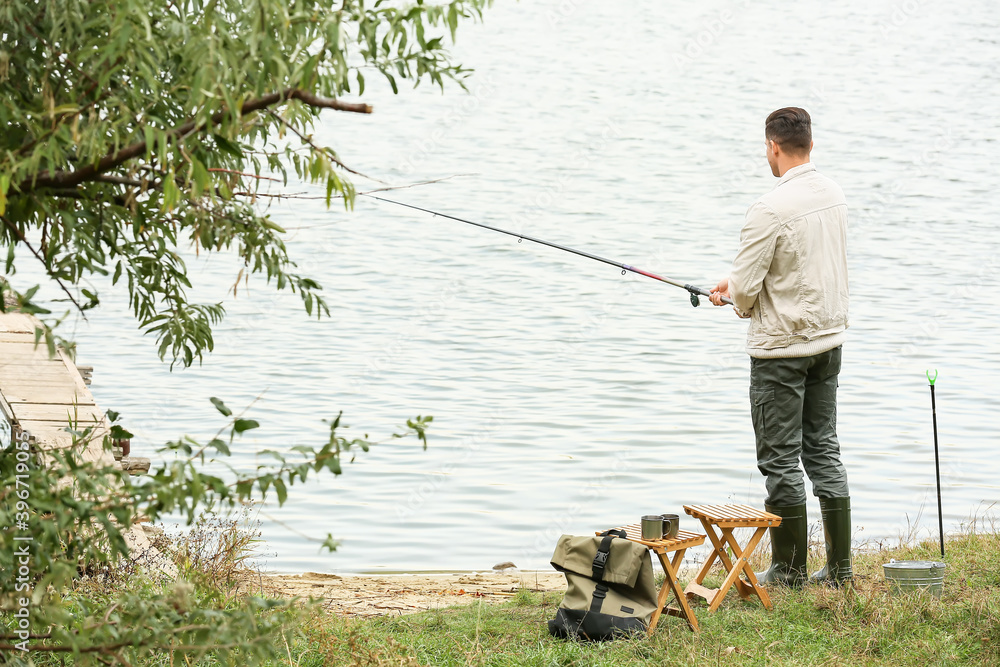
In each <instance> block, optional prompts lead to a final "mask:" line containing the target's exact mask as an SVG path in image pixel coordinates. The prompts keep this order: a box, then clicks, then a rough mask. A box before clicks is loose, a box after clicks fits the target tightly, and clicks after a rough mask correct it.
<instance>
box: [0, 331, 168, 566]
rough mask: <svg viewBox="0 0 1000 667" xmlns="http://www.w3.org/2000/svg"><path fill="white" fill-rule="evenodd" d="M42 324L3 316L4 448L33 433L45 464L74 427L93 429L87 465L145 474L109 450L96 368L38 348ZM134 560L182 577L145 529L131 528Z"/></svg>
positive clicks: (145, 463) (140, 463) (142, 464)
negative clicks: (93, 388) (94, 387)
mask: <svg viewBox="0 0 1000 667" xmlns="http://www.w3.org/2000/svg"><path fill="white" fill-rule="evenodd" d="M38 325H39V322H38V320H36V319H35V318H34V317H32V316H30V315H25V314H23V313H0V437H2V439H3V443H4V444H6V443H7V442H9V439H10V438H12V437H14V438H17V437H20V436H21V434H22V433H24V432H27V433H28V435H29V436H30V437H31V442H32V444H33V446H34V448H35V450H36V451H37V452H39V453H40V454H41V456H42V458H43V460H44V457H45V452H47V451H52V450H53V449H55V448H60V447H70V446H72V444H73V434H72V433H70V432H68V431H67V430H66V429H67V428H68V427H72V428H73V429H74V430H76V431H78V432H82V431H84V430H85V429H87V428H88V427H92V430H91V431H90V432H89V433H88V435H87V437H86V440H85V442H84V447H83V448H82V451H81V453H80V456H81V458H82V459H83V460H84V461H91V462H94V463H95V464H97V465H103V466H112V467H115V468H118V469H119V470H125V471H132V472H145V471H148V470H149V459H145V458H138V457H127V456H126V457H124V458H120V453H119V452H120V451H121V450H117V451H115V450H108V449H105V448H104V437H105V436H106V435H108V434H109V433H110V428H109V424H108V421H107V418H106V417H105V415H104V411H103V410H101V409H100V408H99V407H98V406H97V402H96V401H95V400H94V396H93V394H91V393H90V389H89V388H88V384H89V380H90V372H91V371H92V369H90V368H82V369H81V368H78V367H77V366H76V364H75V363H73V360H72V359H70V358H69V355H67V354H66V352H65V351H63V350H61V349H57V350H56V356H55V357H49V351H48V348H47V347H46V345H45V344H44V342H42V343H41V344H39V345H35V328H36V326H38ZM119 458H120V460H119ZM125 541H126V542H127V543H128V544H129V547H130V549H131V552H132V557H133V558H134V559H136V562H141V563H142V564H143V566H144V567H145V569H146V570H147V571H148V572H150V573H154V572H155V573H158V574H159V575H161V576H165V577H167V578H168V579H172V578H175V577H176V576H177V566H176V565H174V563H173V562H172V561H170V559H168V558H166V557H165V556H164V555H163V554H161V553H160V552H159V551H158V550H157V549H155V548H154V547H153V546H152V544H151V543H150V541H149V538H148V537H147V535H146V533H145V531H144V529H143V528H142V527H141V526H139V525H136V526H129V527H128V529H127V532H126V533H125Z"/></svg>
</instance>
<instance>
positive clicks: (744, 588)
mask: <svg viewBox="0 0 1000 667" xmlns="http://www.w3.org/2000/svg"><path fill="white" fill-rule="evenodd" d="M684 511H685V512H687V513H688V514H690V515H691V516H693V517H695V518H696V519H698V520H699V521H701V525H702V526H704V527H705V533H706V534H707V535H708V537H709V539H711V540H712V547H713V550H712V553H711V554H709V556H708V558H706V559H705V564H704V565H703V566H702V568H701V571H700V572H699V573H698V576H697V577H695V579H694V581H692V582H691V583H690V584H688V586H687V588H686V589H684V593H685V596H686V597H689V598H691V597H694V596H698V597H703V598H705V599H706V600H708V610H709V611H715V610H716V609H718V608H719V605H720V604H722V600H723V599H724V598H725V597H726V593H727V592H729V589H730V588H731V587H732V586H733V585H734V584H735V585H736V590H737V592H738V593H739V594H740V597H742V598H744V599H747V598H749V597H750V596H751V595H756V596H757V597H758V598H760V601H761V602H762V603H764V607H765V608H767V609H770V608H771V598H770V597H769V596H768V594H767V591H766V590H764V589H763V588H762V587H761V586H760V583H759V582H758V581H757V577H756V576H755V575H754V573H753V568H752V567H750V563H749V559H750V556H751V555H752V554H753V551H754V549H756V548H757V544H758V543H759V542H760V539H761V538H762V537H764V531H765V530H767V529H768V528H769V527H771V526H778V525H781V517H780V516H777V515H776V514H771V513H770V512H763V511H761V510H759V509H756V508H754V507H750V506H749V505H685V506H684ZM716 528H718V530H719V532H718V534H717V533H716V530H715V529H716ZM737 528H754V529H755V530H754V533H753V535H752V536H751V537H750V539H749V540H748V541H747V543H746V546H744V547H741V546H740V545H739V542H737V540H736V537H735V536H734V535H733V531H734V530H735V529H737ZM727 546H728V547H729V548H730V549H732V550H733V554H734V555H735V556H736V562H735V563H734V562H733V561H732V560H731V559H730V558H729V554H728V553H727V552H726V547H727ZM716 559H719V561H720V562H721V563H722V566H723V567H724V568H725V569H726V573H727V574H726V579H725V581H723V582H722V585H721V586H719V588H717V589H709V588H706V587H704V586H702V585H701V584H702V582H703V581H705V577H706V576H707V575H708V571H709V570H710V569H711V567H712V564H713V563H714V562H715V560H716ZM741 574H745V575H746V581H744V580H743V579H741V578H740V575H741Z"/></svg>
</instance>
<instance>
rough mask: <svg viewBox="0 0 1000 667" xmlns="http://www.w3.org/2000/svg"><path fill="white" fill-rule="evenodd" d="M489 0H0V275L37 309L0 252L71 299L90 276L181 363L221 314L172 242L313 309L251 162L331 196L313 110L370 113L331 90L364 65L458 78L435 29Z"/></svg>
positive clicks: (338, 167)
mask: <svg viewBox="0 0 1000 667" xmlns="http://www.w3.org/2000/svg"><path fill="white" fill-rule="evenodd" d="M489 2H490V0H454V1H453V2H449V3H446V4H431V3H426V2H423V1H422V0H417V1H416V2H415V3H402V2H386V1H384V0H378V1H377V2H374V3H373V2H365V0H338V1H336V2H333V1H332V0H44V1H31V0H0V217H2V227H0V233H2V235H3V236H2V238H3V241H4V243H5V244H6V247H7V254H6V265H5V269H4V273H6V275H7V276H8V278H7V280H5V281H0V287H2V288H3V290H4V291H5V292H11V294H8V299H9V298H10V297H14V299H15V300H16V301H18V303H19V306H20V307H22V308H23V309H26V310H29V311H32V310H33V311H34V312H42V307H41V306H34V305H33V304H32V302H31V294H28V290H23V292H22V293H20V294H18V293H13V289H12V287H11V286H10V280H11V276H13V274H14V273H15V272H16V270H17V263H18V262H21V261H33V262H41V263H42V264H43V265H44V268H45V272H46V274H47V275H48V276H49V278H51V280H53V281H55V282H57V283H59V285H60V286H61V287H62V288H63V290H64V292H65V293H66V296H67V298H68V299H69V300H72V301H73V302H74V305H75V307H77V308H79V309H81V310H86V309H89V308H93V307H94V306H96V305H97V304H98V303H99V294H97V293H95V292H94V291H92V289H84V288H82V287H76V286H78V285H80V283H81V281H83V280H85V279H86V278H87V277H88V276H91V275H93V274H105V275H110V276H112V278H113V280H114V281H115V282H116V283H117V282H118V281H124V282H125V283H126V284H127V286H128V290H129V295H130V305H131V308H132V310H133V312H134V314H135V317H136V319H137V320H138V323H139V326H140V328H141V329H142V330H143V331H145V332H147V333H151V334H153V335H155V337H156V338H157V340H158V344H159V351H160V355H161V356H162V357H166V358H170V359H171V360H172V361H173V362H179V363H182V364H184V365H190V364H191V363H193V362H194V361H195V360H196V359H198V360H200V359H201V358H202V355H203V353H204V352H207V351H210V350H211V349H212V345H213V342H212V326H213V325H214V324H216V323H218V321H219V320H220V319H221V318H222V317H223V315H224V311H223V307H222V305H221V304H217V303H216V304H197V303H192V302H191V301H190V300H189V298H188V290H189V289H190V288H191V282H190V279H189V276H187V274H186V271H185V266H184V262H183V260H182V257H181V254H180V252H179V250H180V249H182V248H183V247H185V246H186V245H187V244H190V243H193V244H194V245H195V247H196V248H198V249H199V251H202V252H203V251H220V250H231V251H234V252H235V253H236V254H237V255H238V256H239V259H240V261H241V262H242V265H243V266H242V267H241V268H242V269H243V271H244V272H245V273H259V274H263V275H265V276H266V277H267V280H268V281H269V282H271V283H272V284H273V285H274V286H275V287H276V288H277V289H290V290H293V291H295V292H298V293H299V294H300V295H301V297H302V300H303V304H304V307H305V310H306V311H307V312H309V313H310V314H313V315H316V316H321V315H323V314H326V313H328V307H327V303H326V301H325V300H324V298H323V296H322V295H321V287H320V285H319V284H318V283H317V282H316V281H315V280H313V279H311V278H310V277H308V276H304V275H301V274H299V273H298V272H297V271H296V267H295V263H294V261H293V259H292V258H291V257H289V254H288V251H287V248H286V247H285V245H284V243H283V241H282V236H283V231H282V229H281V228H280V227H279V226H278V225H277V224H275V223H274V222H273V221H271V220H270V219H269V218H268V217H267V216H266V215H263V214H261V212H260V210H259V207H257V206H256V205H255V195H257V194H258V186H259V184H260V182H261V181H260V178H259V177H260V176H261V175H263V174H275V173H277V174H279V175H280V177H281V178H283V179H285V180H286V182H287V179H288V177H289V175H290V174H291V173H294V174H295V176H297V177H298V178H300V179H306V180H308V181H311V182H317V183H323V184H325V186H326V192H327V197H328V204H329V199H330V198H331V197H334V196H343V197H344V201H345V202H346V203H347V205H348V206H350V205H351V202H352V201H353V194H354V190H353V188H352V186H351V184H350V182H349V181H348V180H347V173H348V172H349V169H347V168H346V167H345V166H344V165H343V164H342V163H341V162H340V160H339V159H338V158H337V154H336V153H335V152H334V150H333V149H332V148H330V147H327V146H320V145H318V144H316V143H315V142H314V141H313V140H312V137H311V134H310V129H311V127H312V126H313V124H314V123H315V122H316V120H317V119H318V118H319V116H320V113H321V112H326V113H370V112H371V111H372V110H371V107H369V106H368V105H366V104H364V103H361V102H357V101H351V102H348V101H344V100H343V97H344V96H348V95H351V96H358V95H361V94H363V93H364V89H365V83H366V79H365V77H366V76H368V77H369V78H372V77H375V78H378V79H380V80H384V81H386V82H388V85H390V86H391V87H392V88H393V90H394V91H395V90H397V89H398V86H399V85H400V83H401V82H409V83H411V84H413V85H417V84H419V83H420V82H421V81H429V82H431V83H433V84H437V85H441V86H443V85H444V83H445V81H446V80H454V81H458V82H459V83H460V82H461V79H462V78H463V77H464V76H465V75H466V74H467V71H466V70H463V69H462V67H461V66H460V65H457V64H455V63H454V62H452V60H451V59H450V57H449V55H448V52H447V50H446V44H445V40H446V38H448V37H449V36H450V38H451V39H452V40H454V37H455V30H456V28H457V27H458V24H459V22H460V20H461V19H463V18H465V17H474V18H475V17H479V16H481V12H482V10H483V9H484V7H485V6H486V5H487V4H489ZM18 247H23V248H24V251H26V252H19V253H15V249H16V248H18ZM234 273H235V272H234Z"/></svg>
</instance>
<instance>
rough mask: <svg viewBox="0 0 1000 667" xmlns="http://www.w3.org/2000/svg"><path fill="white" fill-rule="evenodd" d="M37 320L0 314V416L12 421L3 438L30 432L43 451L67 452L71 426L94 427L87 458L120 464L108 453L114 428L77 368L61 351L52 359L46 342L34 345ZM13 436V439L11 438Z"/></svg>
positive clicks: (104, 462) (83, 456)
mask: <svg viewBox="0 0 1000 667" xmlns="http://www.w3.org/2000/svg"><path fill="white" fill-rule="evenodd" d="M37 324H38V321H37V320H36V319H35V318H34V317H32V316H30V315H25V314H23V313H4V314H2V315H0V411H2V412H3V418H4V419H5V421H6V422H7V424H6V426H4V425H3V424H0V427H3V431H4V434H5V435H7V434H10V435H13V436H14V437H17V436H19V434H20V433H22V432H24V431H27V432H28V434H29V435H30V436H31V437H32V438H33V440H34V443H35V446H36V447H37V448H38V450H39V451H41V452H45V451H47V450H51V449H53V448H59V447H68V446H70V445H71V444H72V442H73V435H72V434H71V433H69V432H67V430H66V428H67V427H68V426H70V425H72V426H73V427H74V428H75V429H76V430H78V431H82V430H84V429H86V428H88V427H92V428H93V430H92V431H91V432H90V434H89V437H88V441H87V444H86V447H85V449H84V450H83V452H82V458H83V460H85V461H93V462H95V463H100V464H104V465H117V466H118V467H120V466H121V464H120V463H118V462H116V461H115V459H114V457H113V455H112V453H111V452H110V451H108V450H105V449H104V446H103V441H104V436H105V435H107V434H108V432H109V428H108V423H107V419H106V418H105V416H104V413H103V411H102V410H101V409H100V408H99V407H98V406H97V403H96V402H95V401H94V396H93V394H91V393H90V389H89V388H88V387H87V384H86V382H84V379H83V375H81V373H80V371H79V370H78V369H77V367H76V364H74V363H73V361H72V360H71V359H70V358H69V356H68V355H67V354H66V353H65V352H64V351H63V350H61V349H57V350H56V356H55V357H54V358H50V357H49V351H48V348H47V347H46V346H45V344H44V342H43V343H41V344H39V345H37V346H36V345H35V327H36V325H37ZM8 437H9V435H8Z"/></svg>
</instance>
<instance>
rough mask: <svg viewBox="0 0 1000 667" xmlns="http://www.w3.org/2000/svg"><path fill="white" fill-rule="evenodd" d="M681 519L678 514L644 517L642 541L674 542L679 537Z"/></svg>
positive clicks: (648, 515)
mask: <svg viewBox="0 0 1000 667" xmlns="http://www.w3.org/2000/svg"><path fill="white" fill-rule="evenodd" d="M679 528H680V517H679V516H677V515H676V514H647V515H645V516H643V517H642V539H644V540H672V539H674V538H675V537H677V530H678V529H679Z"/></svg>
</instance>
